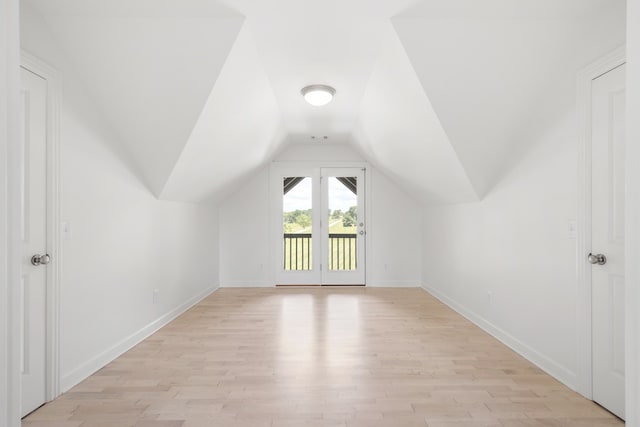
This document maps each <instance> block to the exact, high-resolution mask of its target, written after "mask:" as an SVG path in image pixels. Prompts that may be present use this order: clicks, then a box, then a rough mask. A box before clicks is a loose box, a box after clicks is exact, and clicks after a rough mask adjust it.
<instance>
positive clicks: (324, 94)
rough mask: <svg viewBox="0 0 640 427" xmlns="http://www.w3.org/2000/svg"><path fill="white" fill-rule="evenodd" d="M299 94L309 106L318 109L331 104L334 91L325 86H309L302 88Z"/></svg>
mask: <svg viewBox="0 0 640 427" xmlns="http://www.w3.org/2000/svg"><path fill="white" fill-rule="evenodd" d="M300 93H301V94H302V96H304V99H305V101H307V102H308V103H309V104H311V105H315V106H316V107H320V106H322V105H327V104H328V103H330V102H331V100H332V99H333V95H335V94H336V90H335V89H334V88H332V87H331V86H327V85H311V86H305V87H303V88H302V90H301V91H300Z"/></svg>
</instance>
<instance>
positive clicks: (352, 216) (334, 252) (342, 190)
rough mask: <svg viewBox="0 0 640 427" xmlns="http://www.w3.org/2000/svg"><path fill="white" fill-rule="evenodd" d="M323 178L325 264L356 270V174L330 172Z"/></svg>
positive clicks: (334, 267)
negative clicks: (326, 206)
mask: <svg viewBox="0 0 640 427" xmlns="http://www.w3.org/2000/svg"><path fill="white" fill-rule="evenodd" d="M327 180H328V204H329V210H328V218H327V219H326V224H328V227H329V245H328V248H327V249H328V251H329V252H328V257H329V262H328V268H329V270H332V271H335V270H338V271H351V270H356V269H357V265H358V257H357V251H358V245H357V238H358V230H357V228H358V227H357V223H358V197H357V188H358V186H357V182H358V178H357V177H355V176H350V177H335V176H330V177H327Z"/></svg>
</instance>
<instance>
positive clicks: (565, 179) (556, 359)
mask: <svg viewBox="0 0 640 427" xmlns="http://www.w3.org/2000/svg"><path fill="white" fill-rule="evenodd" d="M574 119H575V115H574V114H573V113H572V114H570V115H567V116H566V117H564V118H562V120H560V121H559V122H558V123H557V124H556V125H555V126H554V127H553V128H552V129H548V131H547V133H546V134H545V135H544V136H542V137H541V138H540V140H539V141H538V142H537V144H536V145H535V146H534V148H533V149H532V150H531V151H529V152H528V153H527V155H526V156H525V157H524V158H523V159H522V160H521V161H520V162H519V163H518V164H517V165H515V167H514V168H513V169H512V170H511V171H510V172H509V173H508V174H507V176H505V177H503V179H502V180H501V182H500V183H499V184H498V185H497V186H496V187H495V188H494V189H493V190H492V191H491V192H490V193H489V194H488V195H487V196H486V197H485V198H484V199H483V200H482V201H481V202H478V203H472V204H463V205H454V206H445V207H430V208H426V209H425V216H424V231H423V233H424V234H423V283H424V286H425V287H426V288H427V289H428V290H430V291H432V292H433V293H434V294H435V295H436V296H439V297H441V298H443V299H444V300H445V301H446V302H448V303H450V304H452V305H455V306H456V308H457V309H459V310H462V311H464V312H465V313H466V314H467V315H470V316H473V317H474V318H475V319H474V320H476V321H477V322H480V323H481V324H483V325H484V326H485V327H488V328H490V329H492V332H493V333H495V334H498V335H501V336H502V338H503V339H507V340H510V341H512V342H511V343H512V344H514V345H516V346H518V347H520V350H522V351H526V353H527V354H526V355H527V357H529V358H530V359H532V360H533V361H534V362H537V363H538V364H540V365H541V366H542V367H544V368H545V369H547V370H548V371H549V372H551V373H553V374H555V375H556V376H557V377H558V378H559V379H561V380H562V381H564V382H565V383H568V384H573V383H574V382H575V369H576V343H575V335H576V325H575V300H576V274H575V271H576V263H575V243H576V242H575V239H573V238H570V235H569V231H568V224H569V221H570V220H574V219H575V217H576V204H577V196H576V188H577V182H576V175H577V171H576V137H575V131H576V129H577V127H576V124H575V120H574ZM534 349H535V350H534Z"/></svg>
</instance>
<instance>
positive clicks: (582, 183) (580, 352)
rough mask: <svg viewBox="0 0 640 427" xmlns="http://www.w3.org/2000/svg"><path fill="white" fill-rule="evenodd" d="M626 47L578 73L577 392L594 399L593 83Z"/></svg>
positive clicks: (619, 58)
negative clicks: (589, 259)
mask: <svg viewBox="0 0 640 427" xmlns="http://www.w3.org/2000/svg"><path fill="white" fill-rule="evenodd" d="M625 61H626V60H625V47H624V46H621V47H619V48H617V49H616V50H614V51H613V52H611V53H609V54H607V55H605V56H604V57H602V58H600V59H599V60H597V61H595V62H594V63H592V64H590V65H588V66H587V67H585V68H584V69H582V70H581V71H580V72H579V73H578V77H577V107H578V209H577V213H578V218H577V222H578V230H577V231H578V233H577V241H576V275H577V296H578V298H577V301H576V325H577V347H576V348H577V352H576V360H577V369H576V373H577V378H576V380H577V381H576V388H577V391H578V392H579V393H580V394H582V395H583V396H584V397H586V398H588V399H592V398H593V381H592V369H593V366H592V355H591V350H592V349H591V346H592V343H591V326H592V325H591V303H592V301H591V265H590V264H588V263H587V262H586V259H587V256H588V254H589V253H590V252H591V82H592V81H593V80H594V79H596V78H598V77H600V76H601V75H603V74H605V73H607V72H609V71H611V70H613V69H614V68H616V67H619V66H621V65H622V64H624V63H625Z"/></svg>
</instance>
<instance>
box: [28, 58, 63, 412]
mask: <svg viewBox="0 0 640 427" xmlns="http://www.w3.org/2000/svg"><path fill="white" fill-rule="evenodd" d="M20 67H21V68H24V69H26V70H28V71H30V72H32V73H34V74H37V75H38V76H40V77H42V78H43V79H44V80H45V81H46V82H47V129H46V135H47V190H46V198H47V213H46V215H47V223H46V224H47V236H46V239H47V248H46V251H47V253H48V254H49V255H50V256H51V263H50V264H49V265H48V266H47V289H46V322H47V324H46V346H45V361H46V368H45V372H46V374H45V375H46V381H45V398H46V401H47V402H48V401H51V400H53V399H55V398H56V397H58V396H59V395H60V275H61V267H62V262H61V250H60V193H61V181H60V101H61V99H60V97H61V86H60V79H59V77H58V72H57V70H56V69H55V68H53V67H51V66H50V65H49V64H47V63H46V62H44V61H42V60H40V59H39V58H37V57H35V56H34V55H31V54H30V53H28V52H25V51H24V50H23V51H22V52H21V56H20Z"/></svg>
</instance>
